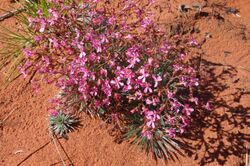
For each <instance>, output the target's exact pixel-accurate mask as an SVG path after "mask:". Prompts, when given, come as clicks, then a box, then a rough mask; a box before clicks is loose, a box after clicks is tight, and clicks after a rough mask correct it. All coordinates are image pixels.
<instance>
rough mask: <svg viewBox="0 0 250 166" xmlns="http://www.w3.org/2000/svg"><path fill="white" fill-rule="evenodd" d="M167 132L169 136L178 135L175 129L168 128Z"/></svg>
mask: <svg viewBox="0 0 250 166" xmlns="http://www.w3.org/2000/svg"><path fill="white" fill-rule="evenodd" d="M166 133H167V134H168V136H169V137H170V138H174V137H176V131H175V130H174V129H167V130H166Z"/></svg>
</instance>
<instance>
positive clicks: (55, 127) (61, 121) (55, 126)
mask: <svg viewBox="0 0 250 166" xmlns="http://www.w3.org/2000/svg"><path fill="white" fill-rule="evenodd" d="M49 123H50V129H51V131H52V132H53V133H54V134H56V135H59V136H61V137H63V138H66V134H67V133H69V132H70V131H73V130H75V129H76V125H77V124H78V123H79V121H78V119H77V118H75V117H73V116H71V115H69V114H64V113H62V112H58V114H57V115H55V116H52V115H50V117H49Z"/></svg>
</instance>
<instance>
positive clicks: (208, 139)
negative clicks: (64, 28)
mask: <svg viewBox="0 0 250 166" xmlns="http://www.w3.org/2000/svg"><path fill="white" fill-rule="evenodd" d="M212 1H213V2H223V1H222V0H221V1H219V0H212ZM158 2H159V4H160V5H161V7H162V10H163V13H161V17H160V22H165V23H167V22H174V21H175V19H174V18H175V17H174V16H176V15H178V14H177V13H178V11H177V9H178V4H181V3H185V4H192V2H194V1H192V0H175V1H174V2H173V3H172V10H173V13H167V9H166V8H165V7H164V6H166V1H163V0H161V1H160V0H158ZM227 2H228V4H227V6H230V7H236V8H237V9H239V11H240V12H239V15H240V17H237V16H235V15H233V14H227V13H226V12H223V11H222V12H221V15H220V16H221V17H223V18H224V21H223V20H221V19H218V18H216V17H209V16H206V15H204V16H203V17H201V18H198V19H197V20H196V21H195V25H194V26H195V27H196V28H198V29H199V30H200V32H199V33H197V34H194V36H195V38H197V39H198V41H200V42H201V41H202V40H203V39H204V37H205V34H206V33H209V34H210V36H211V37H210V38H208V39H207V40H206V42H205V43H204V44H203V45H202V46H201V49H200V52H201V53H203V55H202V63H201V68H200V70H201V73H203V76H204V80H207V81H203V82H204V83H203V87H202V89H203V90H204V91H201V93H204V94H203V97H204V96H205V97H207V98H208V99H210V101H211V103H212V105H213V107H214V110H213V111H212V112H211V113H209V114H207V113H204V114H202V116H199V118H197V119H195V121H194V124H195V125H194V126H195V127H193V128H191V129H190V133H187V134H186V135H184V138H183V140H182V141H183V142H184V143H185V145H186V146H188V147H189V148H188V150H185V149H183V153H184V155H183V156H182V155H178V159H176V161H172V160H169V161H168V162H167V163H164V162H163V161H161V160H159V161H158V162H156V161H155V160H154V159H153V158H151V157H150V156H149V157H147V156H146V154H144V153H143V152H140V150H139V148H137V147H136V146H130V145H129V143H128V142H122V143H120V144H118V143H115V141H114V137H113V136H111V135H110V134H109V130H108V128H109V126H108V125H106V124H105V123H104V122H101V121H99V120H96V119H91V118H89V117H87V116H83V117H82V122H81V123H82V127H81V128H80V129H79V130H78V131H76V132H73V133H71V134H70V135H69V140H67V141H65V140H59V141H60V143H61V145H62V147H60V146H59V144H58V143H57V145H58V146H59V150H60V152H61V154H62V155H63V158H64V159H65V162H66V163H67V165H72V163H73V164H74V165H76V166H80V165H86V166H88V165H89V166H92V165H96V166H109V165H114V166H124V165H126V166H152V165H169V166H174V165H176V166H181V165H183V166H195V165H211V166H217V165H227V166H238V165H241V164H243V163H244V160H245V159H244V153H245V150H246V146H247V144H248V147H250V145H249V139H250V130H249V126H250V119H249V115H250V12H249V11H250V0H228V1H227ZM9 5H10V3H9V0H1V1H0V8H4V9H8V8H9V7H8V6H9ZM206 10H207V11H210V9H206ZM179 15H180V14H179ZM186 19H187V20H188V19H190V18H189V17H187V18H186ZM1 24H2V25H5V26H8V27H10V28H12V27H15V22H14V21H13V20H12V19H8V20H5V21H3V22H1ZM187 26H188V24H187ZM225 52H226V53H225ZM227 52H228V53H227ZM194 57H195V56H194ZM4 73H5V72H4V70H2V71H1V73H0V120H2V121H3V120H4V123H3V125H2V126H0V165H2V166H14V165H25V166H47V165H51V166H52V165H62V162H61V160H60V157H59V155H58V153H57V151H56V148H55V145H54V144H53V143H52V142H51V141H50V137H49V134H48V121H47V112H46V110H47V108H48V107H49V105H48V99H49V98H51V97H52V96H53V95H55V94H56V92H57V90H56V89H55V88H54V87H53V86H48V85H44V86H43V87H42V88H41V90H40V91H39V92H38V93H35V92H33V90H32V88H31V87H30V86H26V85H27V81H28V80H24V79H22V78H18V79H17V80H15V81H14V82H13V83H12V84H11V85H10V86H8V87H6V86H5V84H4V82H3V80H4V79H3V78H4ZM6 117H7V119H6Z"/></svg>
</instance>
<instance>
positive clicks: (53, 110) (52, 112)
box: [48, 108, 58, 117]
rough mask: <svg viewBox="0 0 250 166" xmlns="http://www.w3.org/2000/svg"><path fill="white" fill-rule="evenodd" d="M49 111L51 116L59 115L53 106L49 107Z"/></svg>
mask: <svg viewBox="0 0 250 166" xmlns="http://www.w3.org/2000/svg"><path fill="white" fill-rule="evenodd" d="M48 113H49V115H50V116H53V117H55V116H57V115H58V111H57V110H55V109H52V108H50V109H48Z"/></svg>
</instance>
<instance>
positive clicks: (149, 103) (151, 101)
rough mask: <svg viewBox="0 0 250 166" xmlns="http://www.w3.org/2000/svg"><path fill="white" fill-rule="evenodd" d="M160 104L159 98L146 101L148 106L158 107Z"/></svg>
mask: <svg viewBox="0 0 250 166" xmlns="http://www.w3.org/2000/svg"><path fill="white" fill-rule="evenodd" d="M159 102H160V100H159V98H157V97H153V98H152V100H150V99H149V98H147V99H146V104H148V105H153V106H156V105H157V103H159Z"/></svg>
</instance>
